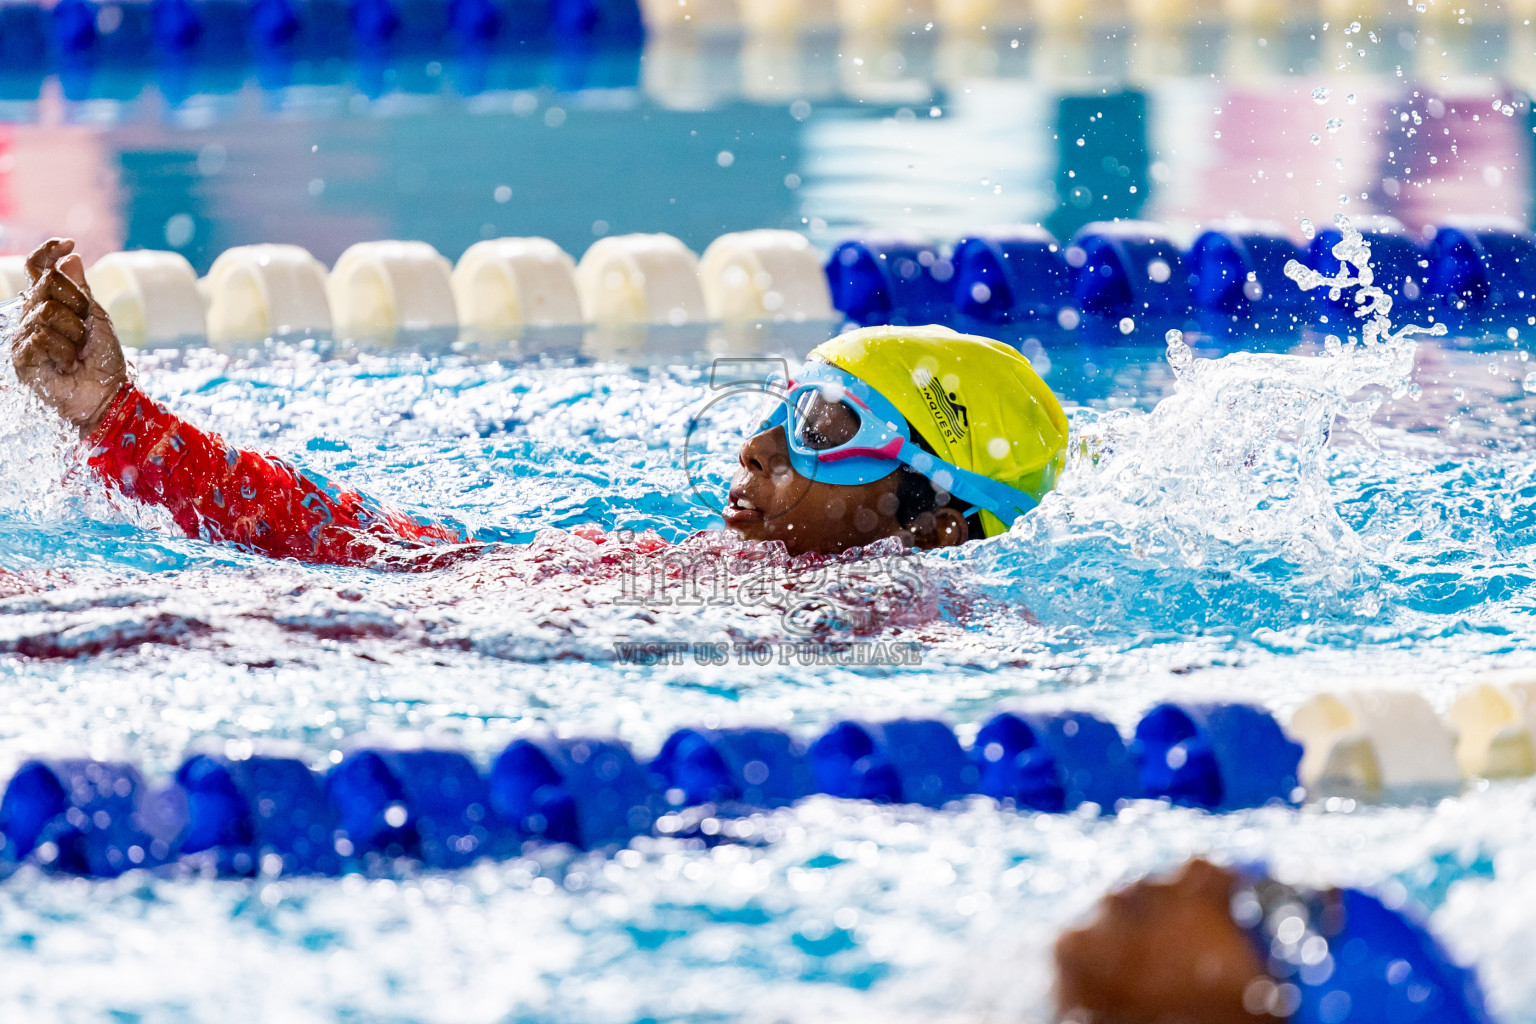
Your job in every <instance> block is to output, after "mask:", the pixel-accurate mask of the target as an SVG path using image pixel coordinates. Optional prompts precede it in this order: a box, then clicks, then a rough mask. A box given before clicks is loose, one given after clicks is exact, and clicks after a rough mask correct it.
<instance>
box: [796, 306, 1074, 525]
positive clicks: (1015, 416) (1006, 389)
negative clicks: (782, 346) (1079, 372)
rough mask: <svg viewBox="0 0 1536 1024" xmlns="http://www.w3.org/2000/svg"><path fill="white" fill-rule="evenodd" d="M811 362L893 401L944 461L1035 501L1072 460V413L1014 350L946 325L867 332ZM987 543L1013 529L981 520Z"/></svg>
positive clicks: (835, 342) (816, 353)
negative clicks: (841, 373)
mask: <svg viewBox="0 0 1536 1024" xmlns="http://www.w3.org/2000/svg"><path fill="white" fill-rule="evenodd" d="M811 358H819V359H823V360H825V361H827V362H829V363H831V364H832V365H833V366H836V367H838V368H839V369H842V370H846V371H848V372H849V373H851V374H853V375H854V376H855V377H858V378H859V379H860V380H862V381H864V382H865V383H866V384H868V385H869V386H870V387H872V388H874V389H875V390H876V391H878V392H880V393H881V394H882V395H884V396H885V397H886V398H888V399H890V400H891V404H892V405H894V406H896V408H897V409H898V410H899V411H900V412H901V414H902V415H903V416H905V417H906V418H907V422H908V423H910V424H912V427H913V429H914V430H916V431H917V432H918V433H919V434H921V435H922V437H923V440H924V441H927V442H928V444H929V445H931V446H932V447H933V452H934V454H935V455H937V456H938V457H939V458H941V459H943V460H945V461H946V462H952V463H954V464H955V465H957V466H959V467H960V468H961V469H968V470H971V471H972V472H975V473H980V474H981V475H983V476H987V477H991V478H992V479H993V480H996V481H998V482H999V483H1004V484H1008V485H1009V486H1010V487H1017V488H1018V489H1019V490H1021V491H1024V492H1025V493H1026V494H1030V495H1033V496H1034V498H1035V499H1036V500H1037V501H1038V500H1039V499H1040V498H1041V497H1043V496H1044V495H1045V492H1046V491H1049V490H1050V489H1051V488H1052V487H1054V486H1055V485H1056V474H1057V473H1058V472H1059V471H1060V470H1061V467H1062V463H1063V462H1064V460H1065V458H1066V454H1065V453H1066V447H1067V415H1066V413H1064V412H1062V410H1061V403H1060V402H1058V401H1057V400H1056V396H1055V395H1053V394H1052V393H1051V389H1050V388H1049V387H1047V386H1046V383H1045V381H1043V380H1041V379H1040V375H1039V374H1037V373H1036V372H1035V370H1034V367H1032V366H1030V365H1029V360H1028V359H1025V358H1024V357H1023V356H1022V355H1020V354H1019V353H1018V352H1017V351H1016V350H1015V349H1013V348H1011V347H1010V346H1008V345H1005V344H1003V343H1002V342H1000V341H993V340H991V339H990V338H978V337H976V336H975V335H970V334H960V333H958V332H956V331H952V330H950V329H949V328H948V327H937V326H935V327H864V328H861V329H859V330H856V331H849V332H848V333H847V334H843V335H839V336H838V337H836V338H833V339H832V340H831V341H828V342H824V343H823V344H821V345H818V346H817V347H816V348H815V349H813V350H812V351H811ZM981 524H982V528H983V529H984V530H985V532H986V535H987V536H988V537H992V536H996V535H997V534H999V533H1003V532H1005V531H1006V530H1007V529H1008V525H1009V524H1007V523H1004V522H1002V521H1000V520H999V519H998V518H997V517H996V516H994V515H993V514H992V513H990V512H985V511H984V512H982V513H981Z"/></svg>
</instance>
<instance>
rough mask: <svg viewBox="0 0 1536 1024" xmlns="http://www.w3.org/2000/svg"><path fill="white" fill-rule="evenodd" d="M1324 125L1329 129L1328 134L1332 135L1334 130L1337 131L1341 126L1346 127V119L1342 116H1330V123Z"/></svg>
mask: <svg viewBox="0 0 1536 1024" xmlns="http://www.w3.org/2000/svg"><path fill="white" fill-rule="evenodd" d="M1324 127H1326V128H1327V129H1328V134H1330V135H1332V134H1333V133H1334V132H1337V131H1338V130H1339V129H1340V128H1343V127H1344V119H1343V118H1342V117H1330V118H1329V119H1328V123H1327V124H1326V125H1325V126H1324Z"/></svg>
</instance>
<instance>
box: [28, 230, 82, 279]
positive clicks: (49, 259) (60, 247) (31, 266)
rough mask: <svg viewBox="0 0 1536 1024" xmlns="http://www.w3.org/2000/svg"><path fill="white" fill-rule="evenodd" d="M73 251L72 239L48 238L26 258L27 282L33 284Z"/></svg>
mask: <svg viewBox="0 0 1536 1024" xmlns="http://www.w3.org/2000/svg"><path fill="white" fill-rule="evenodd" d="M74 251H75V240H74V239H73V238H50V239H48V241H46V242H44V243H43V244H42V245H40V246H38V247H37V248H36V249H33V250H32V252H31V253H30V254H28V256H27V280H29V281H31V282H32V283H33V284H36V283H37V279H38V278H40V277H42V276H43V274H45V273H47V272H48V271H49V270H52V269H53V265H54V264H55V263H57V262H59V260H61V259H63V258H64V257H65V256H68V255H69V254H70V253H72V252H74Z"/></svg>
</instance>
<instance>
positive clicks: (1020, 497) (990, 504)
mask: <svg viewBox="0 0 1536 1024" xmlns="http://www.w3.org/2000/svg"><path fill="white" fill-rule="evenodd" d="M765 390H767V392H768V394H769V396H770V398H769V401H770V404H771V406H772V408H771V409H770V410H768V412H767V415H765V416H764V418H763V420H762V423H761V425H760V426H759V427H758V431H759V432H762V431H764V430H771V429H773V428H774V427H784V436H785V439H786V440H787V441H788V444H789V464H790V465H791V466H793V467H794V469H795V472H797V473H799V474H800V475H801V476H803V477H805V478H806V479H808V480H824V481H826V482H827V483H829V484H838V485H842V486H856V485H858V484H867V483H872V482H873V481H875V480H880V479H883V478H884V477H887V476H889V475H890V474H892V473H894V472H895V471H896V470H897V468H898V467H899V466H906V467H908V468H910V469H912V470H913V471H915V472H917V473H921V474H922V475H923V476H925V477H927V478H928V479H929V480H932V481H933V485H934V487H935V488H936V489H938V490H940V491H943V492H945V493H948V494H950V495H953V496H954V497H956V498H959V499H960V500H961V501H962V502H964V503H966V504H967V505H968V506H970V507H969V508H967V509H966V510H965V515H966V516H967V517H969V516H971V515H973V514H975V513H976V512H978V511H980V510H983V509H985V510H986V511H988V512H990V513H992V514H993V515H994V516H996V517H997V518H998V520H999V521H1001V522H1002V523H1003V525H1004V526H1009V525H1011V524H1012V523H1013V521H1014V520H1015V519H1017V518H1018V517H1019V516H1022V515H1024V514H1025V513H1026V512H1029V511H1030V510H1032V509H1033V508H1034V507H1035V506H1036V505H1037V504H1038V502H1036V501H1035V499H1034V498H1033V497H1031V496H1030V495H1028V494H1026V493H1024V492H1023V491H1021V490H1019V489H1017V488H1015V487H1009V486H1008V485H1007V484H1002V483H998V482H997V481H996V480H993V479H992V478H991V477H986V476H982V475H981V474H980V473H973V472H971V471H970V470H968V469H961V468H960V467H959V466H956V465H955V464H954V463H952V462H945V461H944V460H943V459H941V458H939V457H938V456H936V455H933V454H931V453H929V452H926V451H924V450H923V449H922V448H920V447H918V446H917V445H916V444H915V443H913V441H912V433H911V430H910V429H909V427H908V426H907V419H906V417H905V416H903V415H902V414H901V413H900V412H899V411H897V409H896V406H895V405H893V404H891V401H890V399H888V398H886V397H885V396H884V395H882V394H881V393H880V392H878V391H876V390H875V389H874V388H872V387H870V386H869V385H868V384H866V383H865V382H864V381H862V380H860V379H859V378H858V377H855V376H854V375H853V374H851V373H849V372H848V371H846V370H843V369H840V368H839V367H836V366H833V365H832V364H831V363H826V362H821V361H819V360H811V361H809V362H807V363H806V364H805V369H804V370H803V371H802V372H801V374H800V376H799V379H797V380H792V381H784V380H783V379H776V380H771V381H769V382H768V384H767V386H766V389H765Z"/></svg>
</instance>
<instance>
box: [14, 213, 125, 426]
mask: <svg viewBox="0 0 1536 1024" xmlns="http://www.w3.org/2000/svg"><path fill="white" fill-rule="evenodd" d="M74 250H75V243H74V242H73V241H72V240H70V239H67V238H51V239H49V240H48V241H46V242H44V243H43V244H42V245H40V246H38V247H37V249H35V250H34V251H33V252H32V254H31V255H30V256H28V257H27V278H28V280H29V281H30V282H31V286H30V287H29V288H28V289H27V291H26V293H25V294H24V295H23V297H22V307H21V311H22V316H21V323H20V325H19V327H18V328H17V332H16V339H15V342H14V343H13V345H12V348H11V360H12V362H13V363H14V364H15V367H16V376H17V377H19V378H20V379H21V382H22V383H23V384H25V385H27V386H28V387H30V388H31V389H32V390H33V391H35V392H36V393H37V395H38V397H39V398H41V399H42V400H43V402H44V403H46V404H47V405H48V406H49V407H50V408H52V409H53V410H54V411H55V412H57V413H58V414H59V415H60V416H62V417H63V418H64V421H65V422H66V423H68V424H70V425H71V426H73V427H75V428H76V429H77V430H79V431H80V436H81V437H85V436H86V435H88V434H89V433H90V432H91V431H93V430H95V429H96V427H97V425H98V424H99V423H100V422H101V418H102V416H104V415H105V414H106V411H107V407H108V406H109V405H111V404H112V399H113V398H115V397H116V396H117V393H118V392H119V391H121V390H122V388H123V386H124V385H125V384H127V382H128V365H127V363H126V362H125V361H124V359H123V347H122V345H121V344H120V343H119V342H118V340H117V333H116V332H115V331H113V329H112V320H111V318H110V317H108V316H107V311H106V310H104V309H102V308H101V306H100V305H99V304H98V303H97V302H96V301H95V300H94V299H93V298H92V297H91V293H90V288H89V287H88V286H87V285H86V283H85V265H84V264H83V263H81V262H80V257H79V256H77V255H75V252H74Z"/></svg>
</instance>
